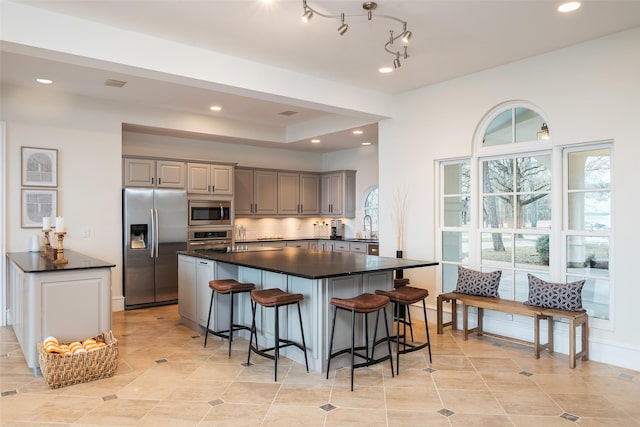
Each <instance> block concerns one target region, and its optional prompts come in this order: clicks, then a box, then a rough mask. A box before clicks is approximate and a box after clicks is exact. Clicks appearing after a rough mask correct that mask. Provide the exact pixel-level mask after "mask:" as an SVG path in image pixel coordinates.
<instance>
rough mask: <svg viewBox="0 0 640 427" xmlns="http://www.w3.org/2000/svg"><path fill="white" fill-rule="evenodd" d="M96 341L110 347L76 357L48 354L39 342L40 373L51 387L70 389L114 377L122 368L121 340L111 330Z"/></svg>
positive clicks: (96, 337)
mask: <svg viewBox="0 0 640 427" xmlns="http://www.w3.org/2000/svg"><path fill="white" fill-rule="evenodd" d="M93 339H95V340H96V341H102V342H104V343H105V344H106V347H103V348H99V349H97V350H93V351H90V352H88V353H78V354H73V355H64V354H55V353H47V352H46V351H45V350H44V348H43V346H42V343H38V361H39V363H40V370H41V371H42V376H43V377H44V379H45V381H46V382H47V384H49V387H51V388H60V387H66V386H70V385H73V384H79V383H84V382H87V381H94V380H99V379H102V378H108V377H111V376H113V374H114V373H115V371H116V367H117V365H118V341H117V340H116V339H115V338H114V337H113V333H112V332H111V331H109V332H104V333H101V334H98V335H97V336H95V337H94V338H93Z"/></svg>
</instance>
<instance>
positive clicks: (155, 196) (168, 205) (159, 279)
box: [122, 188, 188, 309]
mask: <svg viewBox="0 0 640 427" xmlns="http://www.w3.org/2000/svg"><path fill="white" fill-rule="evenodd" d="M122 210H123V221H122V223H123V227H124V230H123V240H124V242H123V244H124V247H123V254H124V271H123V280H124V296H125V308H126V309H132V308H139V307H145V306H151V305H162V304H170V303H175V302H177V300H178V256H177V255H176V252H177V251H182V250H186V248H187V219H188V215H187V193H186V191H185V190H172V189H147V188H126V189H124V190H123V200H122Z"/></svg>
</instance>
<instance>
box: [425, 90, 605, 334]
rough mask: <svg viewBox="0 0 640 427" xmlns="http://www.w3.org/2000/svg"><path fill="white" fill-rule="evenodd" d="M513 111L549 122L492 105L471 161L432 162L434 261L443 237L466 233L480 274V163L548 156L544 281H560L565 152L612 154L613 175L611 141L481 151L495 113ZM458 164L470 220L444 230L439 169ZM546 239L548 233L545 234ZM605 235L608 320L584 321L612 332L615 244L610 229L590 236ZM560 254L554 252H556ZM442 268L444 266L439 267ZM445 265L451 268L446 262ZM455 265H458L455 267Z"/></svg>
mask: <svg viewBox="0 0 640 427" xmlns="http://www.w3.org/2000/svg"><path fill="white" fill-rule="evenodd" d="M517 107H521V108H528V109H531V110H533V111H534V112H536V113H538V114H539V115H540V116H541V117H542V118H543V119H544V120H545V122H546V123H549V120H548V119H547V117H546V116H545V115H544V114H543V113H542V112H541V110H540V109H539V108H537V107H536V106H534V105H532V104H531V103H527V102H524V101H508V102H505V103H502V104H500V105H498V106H496V107H495V108H494V109H492V111H491V112H489V113H488V114H487V115H486V116H485V117H484V118H483V119H482V120H481V121H480V122H479V124H478V126H477V128H476V134H475V136H474V144H473V154H472V155H471V156H470V157H455V158H446V159H439V160H436V167H435V170H436V171H437V173H436V179H435V185H436V188H437V189H438V198H437V212H438V215H437V217H436V227H437V230H438V231H437V233H436V236H437V238H436V241H437V242H436V254H437V257H438V259H439V260H441V262H442V259H443V253H442V244H443V242H442V236H443V233H444V232H447V231H456V232H467V233H468V236H469V256H468V264H467V266H468V267H469V268H474V269H478V270H479V269H481V249H482V248H481V244H482V243H481V233H482V230H481V224H482V218H481V217H480V213H481V212H482V199H481V191H480V189H481V188H480V185H481V183H482V176H481V174H482V170H481V165H482V163H481V162H483V161H487V160H491V159H496V158H504V157H521V156H529V155H541V154H545V155H550V156H551V168H552V172H551V174H552V175H551V193H550V194H551V206H552V211H551V218H552V221H551V223H552V226H551V229H549V230H548V234H549V242H550V243H549V249H550V253H549V270H548V274H549V280H550V281H554V282H565V281H566V280H567V276H568V274H567V272H566V268H565V266H566V265H567V255H566V251H567V248H566V241H567V236H568V235H570V234H571V235H574V234H575V232H574V233H570V232H568V215H569V212H568V206H569V205H568V160H567V158H568V157H567V156H568V153H570V152H575V151H589V150H597V149H600V148H608V149H610V150H611V151H610V152H611V165H612V174H613V165H614V159H613V156H614V147H613V141H598V142H590V143H584V144H571V145H560V144H554V142H553V134H552V133H551V138H550V139H548V140H537V141H532V142H519V143H512V144H503V145H494V146H488V147H484V146H483V145H482V139H483V136H484V133H485V131H486V128H487V126H488V125H489V124H490V123H491V122H492V120H493V119H495V118H496V117H497V116H498V115H499V114H501V113H503V112H504V111H505V110H507V109H514V108H517ZM462 161H469V166H470V170H471V183H470V187H471V193H470V196H471V203H470V205H469V215H471V218H470V221H469V223H468V224H467V225H463V226H460V227H445V225H444V221H443V219H444V208H445V207H444V203H443V201H444V176H443V171H444V166H445V165H448V164H453V163H459V162H462ZM612 187H613V179H611V188H610V194H611V218H612V225H611V228H612V229H613V223H614V221H613V218H614V211H613V209H614V205H615V204H614V201H613V195H614V191H613V188H612ZM512 231H513V230H512V229H509V230H507V229H505V232H512ZM544 234H547V233H544ZM601 234H605V235H606V237H608V238H609V254H610V259H609V277H608V279H609V316H608V317H609V319H599V318H594V317H592V318H591V319H589V322H590V326H592V327H595V328H598V329H609V330H613V327H614V324H615V318H614V316H615V311H614V310H613V308H614V307H615V305H614V303H615V284H614V277H615V274H614V268H615V267H614V263H615V260H613V258H612V257H611V254H613V253H614V250H613V247H614V241H613V230H611V231H609V232H606V233H595V232H594V234H593V235H594V236H595V235H598V236H599V235H601ZM558 252H559V253H558ZM442 263H443V264H444V262H442ZM446 264H456V263H453V262H449V261H447V262H446ZM458 264H460V263H458ZM442 279H443V269H442V268H441V271H440V274H439V275H438V278H437V286H438V289H439V291H440V292H442V291H443V285H444V284H443V280H442Z"/></svg>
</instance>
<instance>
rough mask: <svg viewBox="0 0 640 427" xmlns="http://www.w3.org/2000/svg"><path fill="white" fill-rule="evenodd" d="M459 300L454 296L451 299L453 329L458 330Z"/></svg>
mask: <svg viewBox="0 0 640 427" xmlns="http://www.w3.org/2000/svg"><path fill="white" fill-rule="evenodd" d="M457 303H458V301H457V300H456V299H455V298H454V299H452V300H451V329H452V330H454V331H457V330H458V304H457Z"/></svg>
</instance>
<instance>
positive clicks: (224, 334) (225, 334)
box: [205, 324, 251, 339]
mask: <svg viewBox="0 0 640 427" xmlns="http://www.w3.org/2000/svg"><path fill="white" fill-rule="evenodd" d="M250 330H251V328H250V327H248V326H245V325H236V324H234V325H233V329H231V331H229V329H224V330H221V331H212V330H211V329H208V330H207V331H205V332H209V333H210V334H211V335H215V336H216V337H220V338H226V339H229V332H231V333H233V332H237V331H250Z"/></svg>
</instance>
